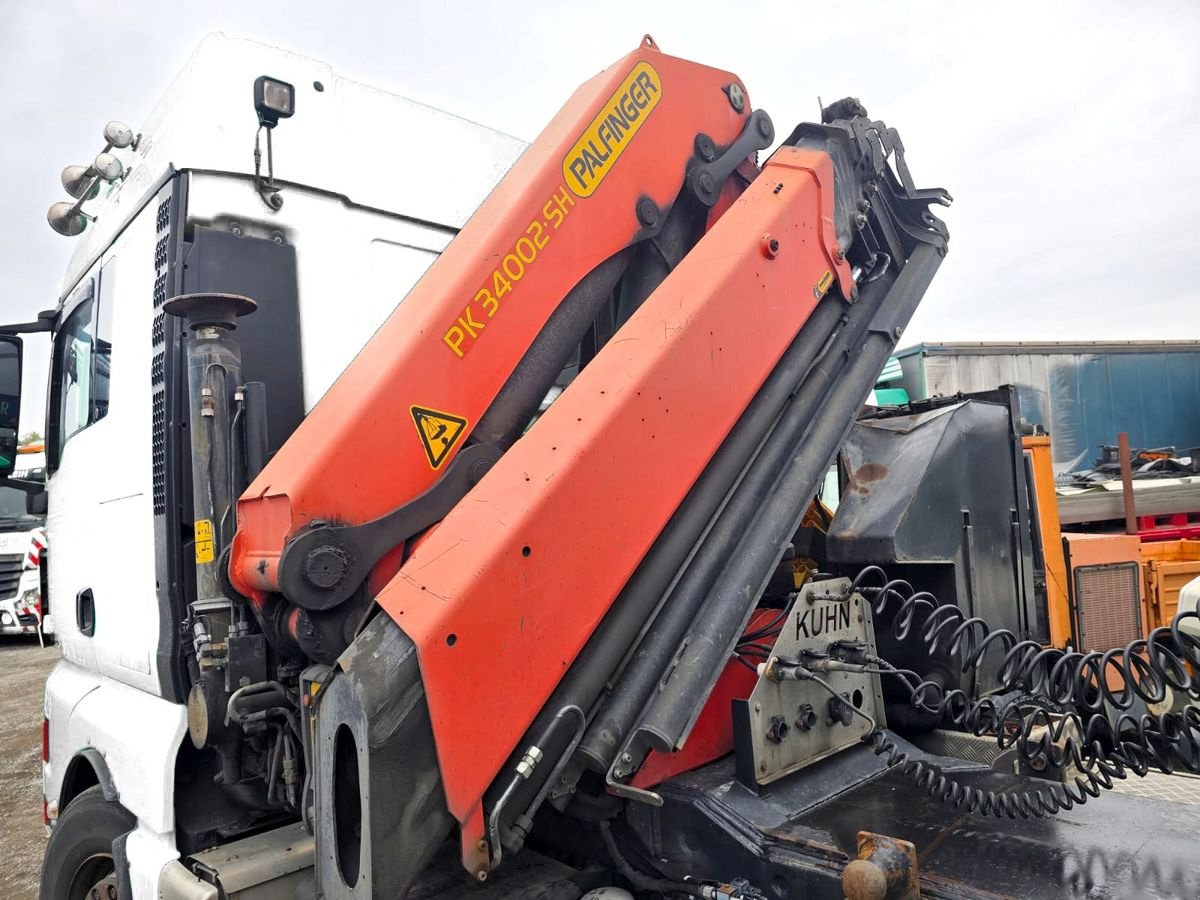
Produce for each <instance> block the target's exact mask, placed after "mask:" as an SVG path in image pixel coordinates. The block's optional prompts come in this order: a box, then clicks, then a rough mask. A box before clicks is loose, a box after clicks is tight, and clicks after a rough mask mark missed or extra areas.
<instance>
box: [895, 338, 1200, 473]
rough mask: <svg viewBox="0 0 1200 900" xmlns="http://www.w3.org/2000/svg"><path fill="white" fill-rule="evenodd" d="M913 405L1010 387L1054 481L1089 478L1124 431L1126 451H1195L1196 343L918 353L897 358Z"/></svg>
mask: <svg viewBox="0 0 1200 900" xmlns="http://www.w3.org/2000/svg"><path fill="white" fill-rule="evenodd" d="M896 357H897V358H898V359H899V360H900V366H901V368H902V369H903V371H904V376H903V387H904V388H905V389H906V390H907V391H908V394H909V396H910V397H911V398H912V399H914V400H925V399H928V398H931V397H938V396H953V395H954V394H958V393H964V394H969V393H974V392H977V391H987V390H992V389H994V388H995V387H996V386H997V385H1001V384H1011V385H1014V386H1015V387H1016V388H1017V394H1018V396H1019V397H1020V403H1021V410H1022V414H1023V416H1024V418H1025V419H1026V421H1029V422H1037V423H1039V424H1040V425H1042V426H1043V427H1044V428H1045V430H1046V431H1048V432H1049V433H1050V434H1051V435H1053V436H1054V470H1055V472H1056V473H1057V474H1061V473H1064V472H1071V471H1075V470H1077V469H1080V468H1088V467H1090V466H1091V464H1092V460H1093V459H1094V458H1095V456H1096V455H1097V454H1098V453H1099V451H1100V447H1101V446H1102V445H1105V444H1112V443H1113V442H1114V441H1115V440H1116V437H1117V433H1118V432H1121V431H1126V432H1128V433H1129V440H1130V442H1131V444H1132V445H1133V446H1135V447H1167V446H1174V447H1176V448H1177V449H1178V450H1179V452H1180V453H1185V452H1186V451H1187V450H1189V449H1191V448H1192V447H1200V405H1197V403H1196V386H1197V385H1198V384H1200V341H1108V342H1099V341H1071V342H1051V341H1045V342H1041V341H1040V342H1014V343H1000V342H983V343H975V342H970V343H966V342H963V343H923V344H918V345H916V346H914V347H908V348H906V349H904V350H899V351H897V353H896Z"/></svg>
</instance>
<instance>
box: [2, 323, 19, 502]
mask: <svg viewBox="0 0 1200 900" xmlns="http://www.w3.org/2000/svg"><path fill="white" fill-rule="evenodd" d="M20 426H21V339H20V338H19V337H17V336H16V335H15V334H0V478H7V477H8V476H9V475H11V474H12V470H13V467H14V466H15V465H16V464H17V429H18V428H20Z"/></svg>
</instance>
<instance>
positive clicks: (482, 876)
mask: <svg viewBox="0 0 1200 900" xmlns="http://www.w3.org/2000/svg"><path fill="white" fill-rule="evenodd" d="M487 876H488V873H487V869H476V870H475V880H476V881H487Z"/></svg>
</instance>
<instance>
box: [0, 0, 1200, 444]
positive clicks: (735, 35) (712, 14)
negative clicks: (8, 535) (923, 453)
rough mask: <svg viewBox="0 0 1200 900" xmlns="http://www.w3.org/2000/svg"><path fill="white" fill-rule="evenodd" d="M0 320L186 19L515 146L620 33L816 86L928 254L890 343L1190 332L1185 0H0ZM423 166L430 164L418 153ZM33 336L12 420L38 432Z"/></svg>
mask: <svg viewBox="0 0 1200 900" xmlns="http://www.w3.org/2000/svg"><path fill="white" fill-rule="evenodd" d="M0 22H2V23H3V25H0V84H3V85H4V89H3V91H2V92H0V122H2V123H4V129H5V132H6V133H5V135H4V137H5V139H4V140H3V142H2V143H0V172H2V173H3V179H4V192H3V195H2V196H3V200H2V201H0V212H2V213H3V215H2V216H0V277H2V279H3V293H2V294H0V320H3V321H13V320H16V319H22V320H23V319H26V318H28V317H31V316H32V315H33V314H34V313H36V312H37V310H39V309H44V308H47V307H50V306H53V305H54V303H55V302H56V300H57V296H58V291H59V287H60V279H61V275H62V271H63V268H64V266H65V264H66V260H67V257H68V255H69V253H70V250H71V245H72V241H71V240H70V239H68V238H63V237H59V236H58V235H56V234H55V233H54V232H52V231H51V230H50V228H49V227H48V226H47V225H46V220H45V212H46V209H47V207H48V206H49V205H50V203H52V202H53V201H55V200H59V199H64V194H63V191H62V190H61V187H60V185H59V172H60V171H61V169H62V167H63V166H64V165H66V164H68V163H86V162H87V161H88V160H89V158H90V157H91V155H93V154H94V153H96V152H97V151H98V150H99V149H100V144H101V142H100V140H99V135H100V130H101V128H102V127H103V125H104V122H105V121H107V120H108V119H111V118H121V119H124V120H125V121H127V122H129V124H131V125H132V126H133V127H134V130H135V131H137V130H138V126H139V125H140V123H141V121H142V119H143V118H144V117H145V116H146V115H147V113H149V111H150V109H151V107H152V106H153V105H154V103H155V101H156V100H157V98H158V97H159V95H160V94H161V93H162V91H163V89H164V88H165V87H166V85H167V84H168V82H169V80H170V79H171V78H172V77H173V75H174V73H175V71H176V70H177V69H178V68H179V66H180V65H181V64H182V62H183V61H184V59H185V58H186V57H187V55H188V54H189V53H190V52H191V50H192V49H193V48H194V47H195V45H196V44H197V43H198V42H199V40H200V38H201V37H202V36H203V35H204V34H205V33H207V32H209V31H218V30H220V31H225V32H227V33H230V34H237V35H244V36H247V37H253V38H257V39H259V40H263V41H266V42H268V43H273V44H276V45H279V46H282V47H285V48H287V49H290V50H294V51H297V52H300V53H304V54H306V55H309V56H314V57H317V58H319V59H321V60H323V61H325V62H327V63H329V64H331V65H332V66H333V67H334V68H335V69H337V70H338V71H340V72H341V73H342V74H344V75H348V76H351V77H354V78H357V79H359V80H362V81H366V82H368V83H372V84H375V85H378V86H381V87H385V88H387V89H390V90H393V91H396V92H397V93H400V94H404V95H406V96H408V97H411V98H413V99H416V100H421V101H424V102H427V103H431V104H433V105H436V106H440V107H442V108H444V109H447V110H449V111H451V112H454V113H457V114H459V115H463V116H466V117H468V118H470V119H474V120H476V121H478V122H482V123H484V124H487V125H491V126H493V127H496V128H499V129H501V130H503V131H506V132H509V133H510V134H514V135H516V136H518V137H521V138H524V139H532V138H533V137H535V136H536V135H537V133H538V132H539V130H540V129H541V127H542V126H543V125H544V124H545V122H547V121H548V120H549V119H550V117H551V116H552V115H553V114H554V112H555V111H556V110H557V109H558V108H559V106H560V105H561V104H562V102H563V101H564V100H565V99H566V98H567V96H568V95H569V94H570V93H571V91H572V90H573V89H574V88H575V87H576V86H577V85H578V84H579V83H580V82H581V81H584V80H585V79H587V78H589V77H590V76H592V75H593V74H595V73H596V72H597V71H599V70H600V69H602V68H604V67H605V66H607V65H608V64H609V63H611V62H612V61H614V60H615V59H617V58H618V57H620V56H622V55H624V54H625V53H627V52H628V51H630V50H632V49H633V48H634V47H635V46H636V45H637V43H638V41H639V40H640V38H641V36H642V34H643V33H646V32H649V33H651V34H653V35H654V37H655V39H656V41H657V42H658V44H659V46H660V47H661V48H662V49H663V50H664V51H665V52H667V53H671V54H674V55H678V56H684V57H688V58H692V59H695V60H698V61H701V62H704V63H707V64H710V65H713V66H718V67H721V68H725V69H729V70H732V71H734V72H736V73H738V74H739V75H740V76H741V77H742V79H743V80H744V81H745V83H746V85H747V87H748V89H749V92H750V97H751V101H752V103H753V104H754V105H755V106H757V107H762V108H764V109H766V110H767V111H768V112H769V113H770V114H771V116H772V118H773V119H774V121H775V124H776V131H777V133H778V134H780V135H786V134H787V133H788V132H789V131H790V130H791V125H792V124H794V123H795V122H797V121H801V120H809V119H813V118H814V117H816V116H817V114H818V108H817V99H816V98H817V97H818V96H820V97H822V98H824V99H825V101H826V102H829V101H830V100H832V99H835V98H838V97H842V96H846V95H853V96H857V97H859V98H860V99H861V100H862V101H863V103H864V104H865V105H866V106H867V109H868V110H869V111H870V112H871V114H872V116H874V117H878V118H882V119H884V120H885V121H886V122H888V123H889V124H890V125H894V126H896V127H898V128H899V129H900V132H901V135H902V136H903V139H904V142H905V145H906V147H907V149H908V159H909V163H910V166H911V168H912V171H913V175H914V177H915V179H916V181H917V182H918V186H921V187H932V186H939V187H945V188H947V189H948V190H949V191H950V192H951V193H952V194H953V195H954V197H955V201H956V202H955V206H954V208H953V209H952V210H950V211H948V212H947V213H946V218H947V220H948V222H949V225H950V229H951V243H950V246H951V252H950V255H949V257H948V259H947V261H946V263H945V265H943V267H942V270H941V272H940V273H939V275H938V276H937V278H936V279H935V281H934V284H933V287H932V288H931V290H930V292H929V294H928V295H927V297H926V299H925V301H924V303H923V305H922V307H921V309H920V311H919V312H918V313H917V317H916V318H915V319H914V320H913V323H912V326H911V327H910V329H909V332H908V334H907V335H906V338H905V340H904V341H903V343H905V344H907V343H912V342H915V341H918V340H999V339H1014V340H1016V339H1024V340H1032V339H1049V340H1096V339H1138V338H1147V339H1153V338H1195V337H1197V331H1198V330H1200V327H1198V326H1200V310H1198V308H1197V299H1198V294H1200V289H1198V288H1197V287H1196V283H1197V279H1196V276H1195V274H1194V268H1195V258H1196V252H1197V249H1198V247H1200V217H1198V216H1197V212H1196V211H1197V209H1200V202H1198V201H1200V177H1198V176H1197V165H1198V162H1200V3H1197V2H1178V3H1165V2H1164V3H1129V2H1086V3H1085V2H1077V3H1069V2H1055V3H1047V2H1044V0H1042V2H1038V3H1022V2H1005V3H989V4H983V3H944V4H936V3H932V2H925V3H911V4H910V3H900V2H895V0H892V2H879V3H874V2H872V3H863V2H846V0H843V2H839V3H829V2H822V3H811V2H807V0H783V2H752V0H737V2H732V0H724V2H700V0H689V2H686V3H684V2H678V3H676V2H663V3H652V2H647V0H640V2H615V0H609V2H604V3H567V2H561V0H560V2H543V3H537V4H520V3H516V2H513V0H507V2H494V0H489V2H486V3H485V2H474V3H458V4H455V3H435V2H405V0H399V2H380V3H358V2H352V0H342V2H300V0H291V2H258V3H256V2H247V0H238V2H207V3H201V2H197V3H163V2H136V0H120V2H114V3H105V2H97V0H86V2H61V0H51V2H44V3H38V2H30V0H0ZM433 158H434V159H436V155H435V156H434V157H433ZM41 343H44V340H38V339H36V338H31V339H30V340H29V341H28V344H30V345H34V346H30V352H29V354H28V358H27V365H26V389H25V390H26V398H27V404H26V409H25V415H24V416H23V420H24V422H25V423H26V424H25V427H26V428H33V427H36V428H37V430H39V431H40V430H42V429H41V424H40V421H41V413H40V409H39V408H38V407H40V404H41V403H42V394H43V390H42V388H43V383H44V380H45V369H44V366H45V354H44V353H43V352H41V350H40V349H39V348H38V347H37V346H36V345H38V344H41Z"/></svg>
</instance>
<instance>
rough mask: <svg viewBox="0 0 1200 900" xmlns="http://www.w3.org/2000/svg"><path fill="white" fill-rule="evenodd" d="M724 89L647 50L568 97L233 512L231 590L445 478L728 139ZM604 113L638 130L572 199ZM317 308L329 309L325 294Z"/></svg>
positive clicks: (262, 579)
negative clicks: (435, 438) (325, 530)
mask: <svg viewBox="0 0 1200 900" xmlns="http://www.w3.org/2000/svg"><path fill="white" fill-rule="evenodd" d="M730 83H736V84H738V85H739V86H741V82H740V81H739V80H738V79H737V78H736V77H735V76H733V75H731V74H729V73H728V72H722V71H720V70H717V69H712V68H709V67H707V66H702V65H698V64H696V63H692V62H688V61H685V60H681V59H677V58H675V57H671V56H667V55H665V54H663V53H661V52H659V51H658V50H657V48H655V47H654V46H653V45H652V44H651V42H650V41H649V40H647V41H646V42H645V44H644V45H643V46H642V47H640V48H639V49H638V50H636V51H634V52H633V53H631V54H629V55H628V56H626V57H625V58H623V59H622V60H620V61H619V62H617V63H616V64H614V65H613V66H611V67H610V68H609V69H607V70H605V71H604V72H603V73H601V74H600V75H598V76H596V77H595V78H593V79H592V80H591V81H589V82H587V83H586V84H584V85H583V86H582V87H580V88H579V89H578V90H577V91H576V92H575V94H574V95H573V96H572V97H571V99H570V100H569V101H568V102H567V104H566V105H565V106H564V107H563V109H562V111H561V112H560V113H559V114H558V115H557V116H556V117H555V118H554V119H553V121H551V123H550V124H549V125H548V126H547V128H546V129H545V131H543V132H542V134H541V135H540V136H539V137H538V139H537V140H536V141H535V142H534V143H533V144H531V145H530V146H529V148H528V149H527V150H526V151H525V153H524V154H523V155H522V156H521V158H520V159H519V160H518V161H517V163H516V164H515V165H514V166H513V168H512V170H511V171H510V172H509V174H508V175H507V176H505V178H504V179H503V180H502V181H501V182H500V184H499V185H498V186H497V187H496V189H495V190H494V191H493V192H492V194H491V195H490V196H489V197H488V198H487V200H486V201H484V203H483V205H482V206H481V207H480V208H479V210H478V211H477V212H476V213H475V215H474V216H473V217H472V218H471V220H470V221H469V222H468V223H467V225H466V226H465V227H464V228H463V230H462V232H461V233H460V234H459V236H458V237H457V238H456V239H455V240H454V241H453V242H452V243H451V244H450V246H449V247H448V248H447V249H446V251H445V252H444V253H443V254H442V255H441V257H440V258H439V259H438V260H437V261H436V262H435V263H434V264H433V266H431V267H430V269H429V271H428V272H427V273H426V274H425V276H424V277H423V278H422V279H421V281H420V282H419V283H418V284H417V285H416V287H414V288H413V290H412V291H411V292H409V294H408V296H407V297H406V298H405V299H404V302H403V303H401V304H400V305H399V306H398V307H397V308H396V311H395V312H393V313H392V315H391V316H390V317H389V318H388V320H387V321H386V322H385V323H384V324H383V326H382V327H381V328H380V329H379V331H378V332H377V333H376V334H375V336H374V337H373V338H372V339H371V341H370V342H369V343H368V344H367V345H366V347H364V348H363V350H362V351H361V352H360V353H359V355H358V356H357V358H356V359H355V360H354V361H353V362H352V363H351V365H350V366H349V367H348V368H347V369H346V371H345V372H344V373H343V374H342V375H341V376H340V377H339V378H338V380H337V382H336V383H335V384H334V385H333V387H331V388H330V389H329V392H328V393H327V394H326V395H325V396H324V397H323V398H322V399H321V401H320V402H319V403H318V404H317V406H316V407H315V408H314V409H313V411H312V412H311V413H310V414H309V415H308V417H307V418H306V419H305V420H304V421H303V422H302V423H301V425H300V427H299V428H298V429H297V431H296V432H295V434H294V435H293V436H292V437H291V438H290V439H289V440H288V441H287V442H286V443H285V444H284V446H283V447H282V448H281V449H280V451H279V453H278V454H277V455H276V456H275V458H274V459H272V460H271V462H270V463H269V464H268V465H267V467H266V468H265V469H264V470H263V472H262V473H261V474H260V475H259V477H258V478H257V479H255V481H254V483H253V484H252V485H250V487H249V488H248V489H247V491H246V492H245V494H244V495H243V496H242V498H241V499H240V500H239V501H238V532H237V535H236V536H235V538H234V542H233V560H232V564H231V566H230V575H231V578H232V581H233V583H234V586H235V587H237V589H238V590H240V591H242V592H243V593H245V594H247V595H248V596H259V595H261V594H262V593H263V592H268V591H277V590H278V589H279V582H278V565H279V558H280V555H281V553H282V550H283V547H284V544H285V542H286V541H287V539H288V538H289V537H290V536H292V535H293V534H294V533H295V532H296V531H297V530H298V529H300V528H302V527H303V526H305V525H307V524H308V523H310V522H311V521H313V520H314V519H324V520H327V521H335V522H339V523H349V524H357V523H361V522H365V521H369V520H371V519H374V518H376V517H378V516H380V515H382V514H384V513H386V512H389V511H391V510H393V509H396V508H397V507H399V506H401V505H403V504H405V503H406V502H408V501H409V500H411V499H413V498H414V497H416V496H417V495H418V494H420V493H421V492H422V491H424V490H425V489H427V488H428V487H429V486H430V485H431V484H432V483H433V482H434V481H435V480H436V478H437V477H438V475H439V474H440V473H441V472H444V471H445V469H446V465H447V464H448V462H449V460H450V459H451V458H452V457H453V456H454V454H455V453H457V452H458V451H459V450H461V449H462V447H463V446H464V445H465V443H466V435H467V433H468V432H469V430H470V428H471V427H473V426H474V425H475V424H476V423H477V422H478V421H479V417H480V416H481V415H482V414H483V412H484V410H486V409H487V407H488V405H489V404H490V403H491V401H492V400H493V398H494V397H495V396H496V394H497V392H498V391H499V389H500V387H501V386H502V385H503V384H504V381H505V379H506V378H507V377H508V376H509V374H510V373H511V372H512V370H513V368H514V367H515V366H516V364H517V362H518V361H519V360H520V358H521V357H522V355H523V354H524V353H525V351H526V350H527V349H528V347H529V345H530V343H531V342H532V341H533V339H534V337H535V336H536V335H537V333H538V331H539V330H540V329H541V328H542V326H543V325H544V324H545V322H546V320H547V318H548V317H549V315H550V313H551V312H552V311H553V310H554V308H555V307H556V306H557V305H558V303H559V302H560V301H561V299H562V298H563V297H564V296H565V295H566V294H567V292H568V291H569V290H570V289H571V288H572V287H574V286H575V284H576V283H577V282H579V281H580V280H581V279H582V278H583V276H585V275H586V274H587V273H588V272H589V271H590V270H591V269H592V268H593V267H595V266H596V265H597V264H599V263H600V262H602V261H603V260H605V259H606V258H608V257H609V256H611V255H612V254H613V253H615V252H617V251H619V250H620V249H621V248H623V247H625V246H627V245H628V244H630V243H631V241H632V240H633V238H634V235H635V233H636V232H637V231H638V228H639V223H638V221H637V217H636V213H635V205H636V202H637V200H638V199H639V198H640V197H650V198H651V199H653V200H654V201H655V202H656V203H657V204H658V205H659V207H660V208H661V207H666V206H667V205H669V204H670V203H671V202H672V201H673V200H674V199H675V196H676V194H677V192H678V190H679V188H680V186H681V185H682V184H683V181H684V175H685V166H686V163H687V161H688V159H689V158H690V157H691V156H692V154H693V140H694V138H695V135H696V134H697V133H700V132H704V133H706V134H708V135H709V136H710V137H712V139H713V140H714V141H715V142H716V143H717V144H718V145H723V144H728V143H731V142H732V141H733V140H734V139H735V138H736V137H737V136H738V135H739V134H740V132H741V130H742V128H743V126H744V124H745V121H746V118H747V116H746V115H739V114H738V113H737V112H736V111H735V110H734V109H733V108H732V106H731V105H730V103H729V100H728V98H727V96H726V94H725V93H724V92H723V91H722V88H724V87H726V86H728V85H729V84H730ZM655 94H657V97H656V96H655ZM614 98H615V103H614ZM631 103H632V104H633V106H630V104H631ZM616 107H621V109H617V108H616ZM622 109H623V110H627V112H622ZM746 109H747V113H748V111H749V106H747V107H746ZM606 110H607V111H608V112H609V113H611V114H612V115H613V116H617V117H618V118H619V117H621V116H623V117H624V118H625V119H626V121H629V120H631V119H632V118H633V112H634V111H635V110H637V112H638V120H639V122H640V124H639V125H638V128H637V130H636V133H632V136H631V135H630V134H625V138H626V139H627V140H626V141H625V142H624V143H623V144H622V145H621V148H620V149H621V152H620V154H619V155H618V154H617V153H616V149H617V147H616V146H615V144H616V138H615V137H614V136H613V135H614V132H613V128H614V127H617V128H619V122H617V121H616V120H614V123H615V124H610V125H608V126H607V127H608V130H607V131H604V132H602V133H601V135H600V138H599V142H598V143H597V144H595V145H593V149H595V150H596V152H597V153H598V154H599V155H600V156H603V155H604V154H605V152H606V151H605V147H606V146H607V145H606V144H605V141H608V142H609V143H610V144H613V146H608V150H607V153H608V154H609V157H608V162H609V163H611V165H607V166H605V167H604V169H603V172H604V177H603V180H602V181H599V182H597V179H596V176H595V173H593V174H592V175H591V176H587V175H586V173H585V175H584V177H585V178H587V180H588V185H589V187H590V191H588V192H587V193H589V196H583V195H582V194H581V193H577V191H582V190H583V189H582V188H580V187H579V185H578V184H575V185H574V188H575V190H572V187H573V185H572V184H570V183H568V177H569V176H570V177H573V175H572V169H571V165H570V164H571V162H572V160H571V159H568V156H569V155H570V153H571V151H572V150H573V148H575V146H576V144H577V142H578V141H579V140H580V138H581V136H582V135H584V134H585V133H586V132H587V131H588V129H589V126H591V125H592V124H593V123H594V122H595V121H596V120H597V119H598V117H599V116H600V114H601V113H603V112H605V111H606ZM596 159H597V157H596V154H593V157H592V158H591V159H589V160H587V163H588V165H591V164H592V163H593V162H594V161H596ZM431 165H433V166H436V163H431ZM430 177H432V178H447V179H451V178H453V177H454V173H453V172H432V173H431V175H430ZM517 273H520V277H516V276H517ZM327 300H328V302H329V305H330V308H331V309H336V308H337V298H336V297H330V298H327ZM472 335H474V336H473V337H472ZM413 406H416V407H419V408H421V409H423V410H427V411H435V412H438V413H444V414H446V415H447V416H448V417H454V418H455V419H465V420H466V421H467V426H466V428H465V429H463V433H462V434H461V435H457V436H456V437H457V439H456V441H455V443H454V445H453V446H452V447H445V446H444V444H439V445H438V453H437V455H436V456H435V455H433V454H430V453H429V451H428V450H427V449H426V445H425V441H424V439H423V438H422V432H421V431H420V430H418V429H421V428H422V427H423V426H425V425H430V420H429V419H428V417H427V416H425V415H424V414H415V413H413V411H412V407H413ZM447 421H449V422H451V427H453V421H452V420H450V419H447ZM436 426H437V422H436V420H435V421H433V423H432V426H431V428H430V431H429V432H428V433H429V434H436ZM334 460H336V465H334V464H332V462H333V461H334ZM435 463H436V465H435Z"/></svg>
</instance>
